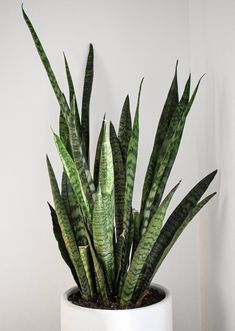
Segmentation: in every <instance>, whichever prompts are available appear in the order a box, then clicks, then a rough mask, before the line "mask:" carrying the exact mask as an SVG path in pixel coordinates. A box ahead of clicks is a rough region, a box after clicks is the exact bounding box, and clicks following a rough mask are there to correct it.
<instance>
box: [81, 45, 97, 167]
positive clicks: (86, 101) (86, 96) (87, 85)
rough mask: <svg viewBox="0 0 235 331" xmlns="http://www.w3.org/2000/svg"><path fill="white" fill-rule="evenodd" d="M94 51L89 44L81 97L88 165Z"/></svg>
mask: <svg viewBox="0 0 235 331" xmlns="http://www.w3.org/2000/svg"><path fill="white" fill-rule="evenodd" d="M93 62H94V51H93V46H92V44H90V48H89V54H88V58H87V65H86V72H85V80H84V86H83V97H82V132H83V137H84V140H85V148H86V159H87V162H88V165H89V143H90V138H89V118H90V99H91V90H92V83H93V75H94V73H93V67H94V63H93Z"/></svg>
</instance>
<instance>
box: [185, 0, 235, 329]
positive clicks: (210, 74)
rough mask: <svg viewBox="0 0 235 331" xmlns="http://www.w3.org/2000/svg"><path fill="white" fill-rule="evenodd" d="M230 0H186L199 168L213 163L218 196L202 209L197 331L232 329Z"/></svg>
mask: <svg viewBox="0 0 235 331" xmlns="http://www.w3.org/2000/svg"><path fill="white" fill-rule="evenodd" d="M234 17H235V2H234V1H230V0H226V1H222V0H215V1H211V0H206V1H204V0H201V1H197V2H196V1H193V0H192V1H190V22H191V62H192V65H193V67H194V69H195V70H196V71H197V70H198V68H199V66H200V67H202V65H203V66H204V68H205V69H204V70H205V72H206V77H205V91H206V93H204V95H203V99H202V103H201V105H202V110H203V112H202V113H203V115H202V116H203V121H202V122H201V123H202V125H201V126H200V127H198V129H199V130H200V136H199V137H198V149H200V150H201V151H202V154H204V155H205V157H203V159H202V160H201V162H200V163H199V164H198V166H199V171H200V170H201V169H204V168H205V166H208V165H210V166H212V165H214V164H216V166H217V167H218V169H219V178H218V181H217V187H216V188H217V189H218V197H217V201H215V204H214V208H209V209H206V210H205V212H204V213H203V214H201V218H205V219H204V220H203V219H202V222H200V227H201V229H200V234H201V235H200V238H201V254H200V255H201V291H202V326H203V327H202V331H221V330H223V331H234V330H235V320H234V307H235V297H234V291H235V284H234V279H235V245H234V234H235V223H234V183H235V171H234V169H235V149H234V142H235V116H234V109H235V93H234V92H235V79H234V77H235V75H234V74H235V62H234V59H235V43H234V38H233V36H234V35H235V21H234Z"/></svg>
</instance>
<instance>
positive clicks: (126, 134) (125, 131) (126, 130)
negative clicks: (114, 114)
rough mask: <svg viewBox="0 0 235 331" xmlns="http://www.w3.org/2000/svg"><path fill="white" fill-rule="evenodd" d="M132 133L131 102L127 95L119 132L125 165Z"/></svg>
mask: <svg viewBox="0 0 235 331" xmlns="http://www.w3.org/2000/svg"><path fill="white" fill-rule="evenodd" d="M131 131H132V124H131V112H130V100H129V95H127V97H126V99H125V102H124V105H123V108H122V113H121V118H120V123H119V130H118V139H119V141H120V145H121V150H122V158H123V162H124V164H125V163H126V158H127V150H128V145H129V141H130V138H131Z"/></svg>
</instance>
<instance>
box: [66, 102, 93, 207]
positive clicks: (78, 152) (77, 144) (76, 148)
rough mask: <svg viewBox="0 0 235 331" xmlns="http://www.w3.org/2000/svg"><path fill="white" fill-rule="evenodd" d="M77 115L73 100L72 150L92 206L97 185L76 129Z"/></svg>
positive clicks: (70, 127) (71, 121) (71, 118)
mask: <svg viewBox="0 0 235 331" xmlns="http://www.w3.org/2000/svg"><path fill="white" fill-rule="evenodd" d="M75 113H76V107H75V99H74V98H73V102H72V105H71V112H70V114H69V117H68V127H69V138H70V145H71V148H72V154H73V160H74V163H75V165H76V167H77V169H78V172H79V175H80V178H81V182H82V186H83V189H84V192H85V195H86V198H87V200H88V202H89V204H90V206H92V205H93V202H94V198H95V185H94V182H93V179H92V177H91V174H90V171H89V168H88V164H87V161H86V159H85V157H84V155H83V150H82V142H81V140H80V138H79V136H78V133H77V129H76V121H75Z"/></svg>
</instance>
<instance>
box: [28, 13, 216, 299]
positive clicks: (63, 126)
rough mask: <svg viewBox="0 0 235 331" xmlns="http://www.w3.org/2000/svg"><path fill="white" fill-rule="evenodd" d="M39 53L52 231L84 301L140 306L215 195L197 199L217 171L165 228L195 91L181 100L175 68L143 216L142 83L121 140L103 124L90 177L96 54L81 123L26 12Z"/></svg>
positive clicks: (124, 117) (126, 108) (125, 112)
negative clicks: (46, 88)
mask: <svg viewBox="0 0 235 331" xmlns="http://www.w3.org/2000/svg"><path fill="white" fill-rule="evenodd" d="M23 15H24V19H25V21H26V23H27V25H28V27H29V30H30V32H31V34H32V37H33V40H34V42H35V45H36V48H37V50H38V53H39V55H40V58H41V60H42V63H43V65H44V67H45V69H46V72H47V75H48V77H49V80H50V82H51V85H52V87H53V89H54V92H55V95H56V97H57V100H58V103H59V107H60V121H59V135H57V134H55V133H54V140H55V145H56V147H57V150H58V153H59V156H60V159H61V162H62V164H63V174H62V184H61V188H59V186H58V184H57V180H56V177H55V174H54V171H53V168H52V165H51V163H50V161H49V159H48V158H47V165H48V171H49V177H50V183H51V189H52V195H53V200H54V208H53V207H52V206H51V205H50V204H49V207H50V210H51V216H52V222H53V230H54V234H55V237H56V240H57V242H58V246H59V249H60V252H61V254H62V257H63V259H64V261H65V262H66V263H67V265H68V267H69V268H70V270H71V272H72V274H73V277H74V280H75V282H76V284H77V286H78V289H79V291H80V294H81V296H82V298H83V300H84V301H88V300H90V301H92V300H93V299H94V298H97V297H98V298H100V300H101V301H102V302H103V303H106V304H107V303H108V302H110V301H114V300H117V301H118V302H119V303H120V305H122V306H127V305H128V304H129V303H132V304H133V303H134V304H136V305H138V304H141V298H142V297H143V296H144V294H145V293H146V291H148V288H149V286H150V283H151V281H152V278H153V276H154V275H155V273H156V271H157V270H158V268H159V267H160V265H161V263H162V261H163V260H164V259H165V257H166V255H167V253H168V252H169V250H170V249H171V247H172V246H173V245H174V243H175V241H176V240H177V238H178V237H179V235H180V234H181V233H182V231H183V230H184V228H185V227H186V226H187V224H188V223H189V222H190V221H191V220H192V218H193V217H194V216H195V215H196V214H197V213H198V212H199V210H200V209H201V208H202V207H203V206H204V205H205V204H206V203H207V202H208V201H209V200H210V199H211V198H212V197H213V196H214V194H215V193H213V194H210V195H208V196H207V197H206V198H204V199H201V197H202V196H203V194H204V192H205V191H206V190H207V188H208V186H209V184H210V183H211V181H212V180H213V178H214V176H215V174H216V171H213V172H212V173H210V174H209V175H207V176H206V177H205V178H203V179H202V180H201V181H200V182H199V183H198V184H196V185H195V186H194V187H193V189H192V190H191V191H190V192H189V193H188V194H187V195H186V196H185V197H184V199H183V200H182V201H181V202H180V203H179V205H178V206H177V207H176V208H175V209H174V211H173V212H172V213H171V214H170V216H169V217H168V218H167V219H166V220H165V215H166V211H167V208H168V205H169V203H170V201H171V199H172V197H173V195H174V194H175V192H176V190H177V188H178V186H179V183H178V184H177V185H176V186H175V187H174V188H173V189H172V190H171V191H170V192H169V193H168V194H167V195H166V197H165V198H164V199H163V193H164V190H165V186H166V183H167V180H168V177H169V175H170V172H171V169H172V166H173V164H174V161H175V158H176V155H177V152H178V149H179V146H180V141H181V137H182V134H183V130H184V125H185V121H186V118H187V115H188V113H189V111H190V108H191V106H192V104H193V101H194V98H195V96H196V93H197V90H198V87H199V83H200V81H199V82H198V84H197V86H196V88H195V89H194V91H193V93H192V95H190V82H191V77H190V76H189V78H188V80H187V81H186V84H185V88H184V91H183V94H182V96H181V98H179V95H178V84H177V65H176V69H175V74H174V78H173V81H172V84H171V86H170V90H169V93H168V96H167V99H166V102H165V105H164V108H163V111H162V114H161V117H160V121H159V124H158V128H157V132H156V136H155V141H154V145H153V150H152V154H151V157H150V161H149V164H148V168H147V172H146V175H145V181H144V186H143V192H142V200H141V207H140V211H139V212H138V211H136V210H135V209H134V208H133V206H132V197H133V189H134V181H135V173H136V162H137V154H138V142H139V105H140V95H141V87H142V82H141V84H140V88H139V94H138V100H137V106H136V110H135V115H134V119H133V123H132V118H131V112H130V102H129V97H128V96H127V97H126V99H125V102H124V105H123V109H122V112H121V117H120V124H119V129H118V132H116V130H115V128H114V126H113V124H112V123H110V125H108V124H107V123H106V121H105V120H104V121H103V123H102V127H101V130H100V134H99V138H98V142H97V149H96V155H95V161H94V172H93V175H92V174H91V169H90V158H89V116H90V112H89V108H90V107H89V105H90V98H91V90H92V83H93V47H92V45H90V49H89V54H88V59H87V65H86V71H85V79H84V88H83V96H82V106H81V115H80V114H79V111H78V108H79V107H78V101H77V98H76V94H75V89H74V85H73V81H72V76H71V73H70V69H69V65H68V62H67V60H66V57H65V56H64V61H65V69H66V75H67V81H68V88H69V98H68V101H67V99H66V97H65V95H64V94H63V92H62V91H61V89H60V87H59V85H58V82H57V80H56V77H55V75H54V73H53V71H52V68H51V65H50V63H49V60H48V58H47V55H46V53H45V52H44V50H43V47H42V44H41V42H40V40H39V38H38V36H37V34H36V32H35V30H34V28H33V26H32V24H31V22H30V20H29V18H28V17H27V15H26V13H25V12H24V10H23Z"/></svg>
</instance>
